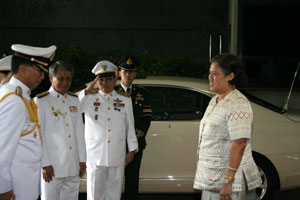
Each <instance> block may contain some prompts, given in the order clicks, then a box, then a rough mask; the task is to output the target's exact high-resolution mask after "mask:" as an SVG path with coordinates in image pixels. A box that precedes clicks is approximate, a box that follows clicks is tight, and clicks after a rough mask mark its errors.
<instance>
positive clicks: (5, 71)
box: [0, 55, 12, 88]
mask: <svg viewBox="0 0 300 200" xmlns="http://www.w3.org/2000/svg"><path fill="white" fill-rule="evenodd" d="M11 58H12V55H9V56H6V57H4V58H2V59H1V60H0V88H1V87H2V85H3V84H4V83H6V82H8V79H9V78H10V76H11Z"/></svg>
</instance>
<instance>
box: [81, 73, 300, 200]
mask: <svg viewBox="0 0 300 200" xmlns="http://www.w3.org/2000/svg"><path fill="white" fill-rule="evenodd" d="M134 83H135V84H139V85H142V86H143V87H145V88H147V91H148V99H149V101H150V104H151V106H152V111H153V120H152V122H151V126H150V129H149V131H148V133H147V137H146V140H147V147H146V149H145V150H144V155H143V160H142V166H141V171H140V193H194V192H195V191H194V189H193V181H194V175H195V171H196V159H197V158H196V149H197V144H198V134H199V122H200V120H201V118H202V116H203V114H204V112H205V110H206V107H207V104H208V102H209V101H210V98H211V97H212V96H213V95H214V94H213V93H211V92H209V89H208V88H209V87H208V81H207V80H200V79H196V78H183V77H162V76H149V77H147V78H145V79H136V80H135V81H134ZM246 96H247V95H246ZM248 99H249V100H250V101H251V102H252V108H253V112H254V120H253V131H252V149H253V156H254V159H255V161H256V163H257V165H258V167H259V169H260V171H261V176H262V180H263V184H262V185H261V187H260V188H259V189H257V193H258V194H259V195H260V198H261V199H270V197H271V195H272V194H273V193H274V191H275V190H277V189H280V190H288V189H293V188H297V187H300V131H299V130H300V112H299V111H295V110H294V111H293V112H292V111H288V112H285V113H281V112H280V111H281V109H279V108H277V107H275V106H272V105H271V104H268V103H266V102H264V101H261V100H259V99H257V98H252V97H250V96H248ZM252 100H253V101H252ZM254 102H255V103H254ZM80 191H81V192H86V180H85V178H83V179H82V180H81V188H80Z"/></svg>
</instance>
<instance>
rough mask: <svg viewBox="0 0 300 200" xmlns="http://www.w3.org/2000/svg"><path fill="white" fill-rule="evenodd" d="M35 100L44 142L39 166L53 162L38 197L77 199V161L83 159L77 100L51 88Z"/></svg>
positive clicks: (81, 129) (83, 147)
mask: <svg viewBox="0 0 300 200" xmlns="http://www.w3.org/2000/svg"><path fill="white" fill-rule="evenodd" d="M38 96H39V95H38ZM35 101H36V103H37V105H38V107H39V118H40V124H41V130H42V133H43V141H44V148H43V157H42V167H46V166H50V165H52V167H53V169H54V174H55V177H53V180H52V181H51V182H50V183H47V182H45V181H44V179H42V187H41V188H42V191H41V193H42V195H41V197H42V199H47V200H50V199H51V200H52V199H53V200H56V199H68V200H72V199H74V200H75V199H78V193H79V183H80V178H79V171H80V165H79V163H80V162H84V163H85V162H86V150H85V141H84V130H83V119H82V114H81V111H80V106H79V100H78V98H77V97H76V96H74V95H70V94H69V93H65V94H64V95H61V94H59V93H58V92H56V91H55V90H54V88H53V87H51V88H50V89H49V91H48V92H45V93H44V94H43V93H42V94H41V96H40V97H38V98H35ZM72 177H73V178H72ZM62 182H63V183H62Z"/></svg>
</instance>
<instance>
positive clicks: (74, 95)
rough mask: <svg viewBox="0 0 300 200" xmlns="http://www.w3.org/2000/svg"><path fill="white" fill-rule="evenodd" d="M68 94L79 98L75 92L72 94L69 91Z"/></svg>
mask: <svg viewBox="0 0 300 200" xmlns="http://www.w3.org/2000/svg"><path fill="white" fill-rule="evenodd" d="M67 94H69V95H71V96H74V97H78V96H77V94H75V93H73V92H70V91H67Z"/></svg>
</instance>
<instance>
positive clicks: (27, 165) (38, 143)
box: [0, 77, 42, 200]
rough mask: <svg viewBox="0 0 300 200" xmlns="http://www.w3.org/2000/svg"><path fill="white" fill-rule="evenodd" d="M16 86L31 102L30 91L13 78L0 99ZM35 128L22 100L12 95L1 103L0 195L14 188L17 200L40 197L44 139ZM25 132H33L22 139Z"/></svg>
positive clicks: (1, 93)
mask: <svg viewBox="0 0 300 200" xmlns="http://www.w3.org/2000/svg"><path fill="white" fill-rule="evenodd" d="M17 86H19V87H21V88H22V91H23V97H24V98H26V99H27V100H28V101H29V102H30V100H31V98H30V89H29V88H28V87H27V86H26V85H24V84H23V83H22V82H21V81H19V80H18V79H16V78H14V77H12V78H11V79H10V81H9V82H8V83H7V84H5V85H3V86H2V88H1V89H0V99H2V98H3V97H4V96H5V95H6V94H8V93H11V92H15V91H16V87H17ZM35 125H36V123H32V122H31V121H30V117H29V113H28V109H27V107H26V106H25V103H24V101H23V100H22V97H20V96H18V95H16V94H11V95H9V96H7V97H6V98H5V99H4V100H3V101H2V102H1V103H0V138H1V140H0V149H1V153H0V193H5V192H8V191H10V190H11V189H13V190H14V193H15V195H16V200H33V199H37V198H38V196H39V183H40V168H41V155H42V140H41V137H40V132H39V130H38V126H36V127H35ZM34 127H35V128H34ZM33 128H34V129H33ZM32 129H33V131H32V132H30V130H32ZM26 132H30V133H29V134H27V135H24V136H21V135H22V134H24V133H26Z"/></svg>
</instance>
